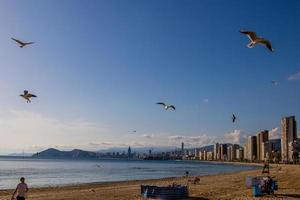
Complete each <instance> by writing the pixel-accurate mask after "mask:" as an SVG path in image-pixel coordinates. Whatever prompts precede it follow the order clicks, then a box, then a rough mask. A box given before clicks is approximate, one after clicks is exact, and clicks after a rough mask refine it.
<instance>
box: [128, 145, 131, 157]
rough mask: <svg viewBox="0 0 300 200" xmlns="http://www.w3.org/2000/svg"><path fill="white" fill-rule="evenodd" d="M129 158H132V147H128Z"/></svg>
mask: <svg viewBox="0 0 300 200" xmlns="http://www.w3.org/2000/svg"><path fill="white" fill-rule="evenodd" d="M127 156H128V158H131V147H130V146H129V147H128V151H127Z"/></svg>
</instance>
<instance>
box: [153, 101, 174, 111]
mask: <svg viewBox="0 0 300 200" xmlns="http://www.w3.org/2000/svg"><path fill="white" fill-rule="evenodd" d="M156 104H158V105H162V106H163V107H164V109H165V110H169V109H173V110H176V108H175V106H174V105H167V104H165V103H163V102H158V103H156Z"/></svg>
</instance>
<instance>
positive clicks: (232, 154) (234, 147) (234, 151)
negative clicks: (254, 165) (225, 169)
mask: <svg viewBox="0 0 300 200" xmlns="http://www.w3.org/2000/svg"><path fill="white" fill-rule="evenodd" d="M239 148H240V146H239V145H238V144H233V145H232V151H231V159H232V160H237V155H236V151H237V150H239Z"/></svg>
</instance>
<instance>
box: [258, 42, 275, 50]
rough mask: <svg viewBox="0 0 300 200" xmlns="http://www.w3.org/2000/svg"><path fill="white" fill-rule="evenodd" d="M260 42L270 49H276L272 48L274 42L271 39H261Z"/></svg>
mask: <svg viewBox="0 0 300 200" xmlns="http://www.w3.org/2000/svg"><path fill="white" fill-rule="evenodd" d="M260 43H261V44H263V45H265V46H266V47H267V48H268V49H269V50H270V51H272V52H273V51H274V49H273V48H272V44H271V42H270V41H269V40H262V41H260Z"/></svg>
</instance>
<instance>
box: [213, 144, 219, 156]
mask: <svg viewBox="0 0 300 200" xmlns="http://www.w3.org/2000/svg"><path fill="white" fill-rule="evenodd" d="M214 160H219V143H215V144H214Z"/></svg>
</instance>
